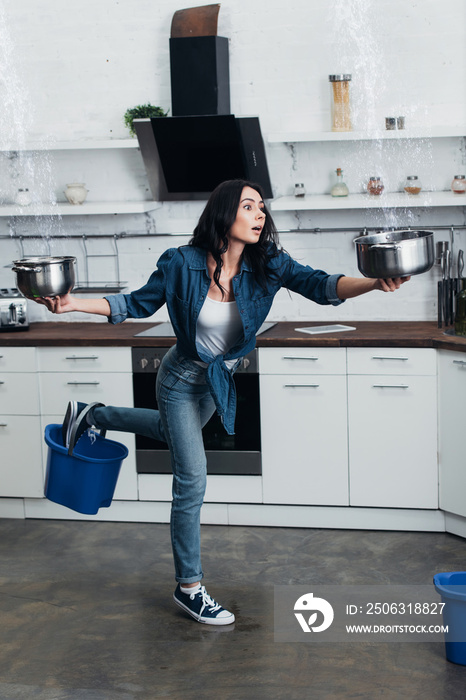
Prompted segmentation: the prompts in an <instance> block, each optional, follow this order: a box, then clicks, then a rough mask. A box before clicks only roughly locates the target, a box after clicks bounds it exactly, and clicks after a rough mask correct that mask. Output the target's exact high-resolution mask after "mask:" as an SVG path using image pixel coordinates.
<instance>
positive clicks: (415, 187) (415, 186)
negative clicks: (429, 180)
mask: <svg viewBox="0 0 466 700" xmlns="http://www.w3.org/2000/svg"><path fill="white" fill-rule="evenodd" d="M403 187H404V191H405V192H406V193H407V194H419V192H420V191H421V190H422V185H421V183H420V180H419V178H418V176H417V175H408V177H407V178H406V181H405V184H404V186H403Z"/></svg>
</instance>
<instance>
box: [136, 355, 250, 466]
mask: <svg viewBox="0 0 466 700" xmlns="http://www.w3.org/2000/svg"><path fill="white" fill-rule="evenodd" d="M169 349H170V348H160V347H159V348H141V347H138V348H133V349H132V361H133V391H134V405H135V406H136V407H139V408H157V401H156V398H155V380H156V378H157V371H158V368H159V366H160V363H161V361H162V359H163V357H164V355H165V354H166V353H167V352H168V350H169ZM234 381H235V384H236V392H237V412H236V421H235V434H234V435H228V434H227V432H226V430H225V428H224V427H223V425H222V424H221V421H220V418H219V417H218V415H217V414H214V416H212V418H211V419H210V421H209V422H208V423H207V425H206V426H205V427H204V429H203V437H204V445H205V448H206V455H207V472H208V473H209V474H254V475H257V474H261V473H262V465H261V436H260V407H259V368H258V356H257V350H253V351H252V352H251V353H250V354H249V355H247V356H246V357H244V358H243V360H242V362H241V365H240V367H239V368H238V369H237V370H236V372H235V374H234ZM136 465H137V471H138V473H139V474H167V473H171V471H172V470H171V464H170V453H169V451H168V448H167V445H166V443H164V442H158V441H157V440H152V439H150V438H147V437H144V436H142V435H136Z"/></svg>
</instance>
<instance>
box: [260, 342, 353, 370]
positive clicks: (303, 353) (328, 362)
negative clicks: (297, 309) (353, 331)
mask: <svg viewBox="0 0 466 700" xmlns="http://www.w3.org/2000/svg"><path fill="white" fill-rule="evenodd" d="M259 372H260V374H346V349H345V348H283V347H282V348H260V349H259Z"/></svg>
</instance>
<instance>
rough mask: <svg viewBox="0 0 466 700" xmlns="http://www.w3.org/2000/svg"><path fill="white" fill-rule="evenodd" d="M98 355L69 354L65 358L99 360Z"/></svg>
mask: <svg viewBox="0 0 466 700" xmlns="http://www.w3.org/2000/svg"><path fill="white" fill-rule="evenodd" d="M98 359H99V356H98V355H68V356H67V357H65V360H98Z"/></svg>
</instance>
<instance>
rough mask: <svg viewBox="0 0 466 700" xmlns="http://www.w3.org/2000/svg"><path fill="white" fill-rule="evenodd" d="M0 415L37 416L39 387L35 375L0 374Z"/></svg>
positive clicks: (38, 411)
mask: <svg viewBox="0 0 466 700" xmlns="http://www.w3.org/2000/svg"><path fill="white" fill-rule="evenodd" d="M0 413H1V414H3V415H20V416H38V415H39V413H40V410H39V386H38V383H37V375H36V374H35V373H32V372H31V373H30V374H26V373H21V374H20V373H19V372H11V373H8V372H5V373H2V372H0Z"/></svg>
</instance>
